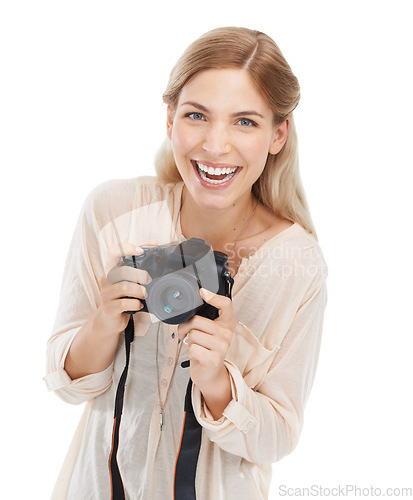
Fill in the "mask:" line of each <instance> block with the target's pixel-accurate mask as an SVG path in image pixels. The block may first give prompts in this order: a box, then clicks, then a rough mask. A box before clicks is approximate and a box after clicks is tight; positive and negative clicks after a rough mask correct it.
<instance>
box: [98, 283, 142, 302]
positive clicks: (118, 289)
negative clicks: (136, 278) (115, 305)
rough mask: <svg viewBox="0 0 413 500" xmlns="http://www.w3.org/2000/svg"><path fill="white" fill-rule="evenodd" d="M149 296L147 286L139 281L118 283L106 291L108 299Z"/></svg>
mask: <svg viewBox="0 0 413 500" xmlns="http://www.w3.org/2000/svg"><path fill="white" fill-rule="evenodd" d="M147 296H148V295H147V291H146V288H145V287H144V286H142V285H139V284H137V283H116V284H115V285H114V286H111V287H110V288H109V289H108V290H107V291H106V292H105V297H106V299H107V300H115V299H119V298H124V297H126V298H128V297H131V298H137V299H146V297H147Z"/></svg>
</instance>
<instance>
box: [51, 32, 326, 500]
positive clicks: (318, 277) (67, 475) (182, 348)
mask: <svg viewBox="0 0 413 500" xmlns="http://www.w3.org/2000/svg"><path fill="white" fill-rule="evenodd" d="M163 97H164V102H165V103H166V104H167V140H166V142H165V144H164V145H163V147H162V148H161V150H160V151H159V153H158V156H157V159H156V169H157V177H138V178H135V179H129V180H120V181H119V180H117V181H110V182H108V183H105V184H103V185H101V186H99V187H98V188H96V189H95V190H93V192H92V193H91V194H90V195H89V197H88V199H87V200H86V202H85V204H84V207H83V210H82V213H81V216H80V218H79V222H78V225H77V228H76V231H75V235H74V238H73V241H72V246H71V249H70V252H69V257H68V261H67V264H66V269H65V274H64V281H63V285H62V291H61V300H60V306H59V310H58V313H57V319H56V324H55V327H54V331H53V335H52V337H51V338H50V340H49V343H48V356H47V361H48V366H47V373H48V375H47V377H46V382H47V384H48V386H49V389H50V390H54V391H55V392H56V393H57V394H58V395H59V396H60V397H62V398H63V399H64V400H66V401H68V402H71V403H74V404H77V403H81V402H83V401H87V402H88V403H87V405H86V408H85V413H84V415H83V418H82V420H81V422H80V424H79V428H78V430H77V432H76V435H75V437H74V440H73V443H72V446H71V449H70V451H69V453H68V456H67V459H66V462H65V464H64V466H63V469H62V473H61V475H60V477H59V480H58V482H57V484H56V487H55V491H54V498H62V499H63V498H70V499H72V498H73V499H74V498H76V499H78V498H82V499H86V498H96V499H100V498H109V495H110V492H111V488H114V481H115V479H114V471H113V469H111V466H108V462H109V458H110V457H111V460H112V459H113V457H114V456H115V455H116V451H114V450H113V448H112V442H114V437H113V436H114V432H115V431H114V428H115V426H114V420H113V411H114V401H115V396H116V388H117V386H118V382H119V379H120V375H121V373H122V370H123V368H124V365H125V354H124V350H125V336H124V335H123V333H124V330H125V328H127V325H128V320H129V316H128V315H127V314H125V313H124V311H138V310H139V309H141V308H142V307H143V304H142V300H143V299H144V298H145V297H146V296H147V295H146V288H145V284H148V283H149V282H150V276H149V273H148V272H147V271H146V270H144V269H135V268H132V267H127V266H121V267H119V266H116V265H115V263H116V260H117V259H118V258H119V256H121V255H128V254H136V253H141V252H142V249H141V248H140V247H139V245H141V244H142V243H144V242H146V243H148V244H149V245H151V244H152V245H157V244H161V245H162V244H169V243H170V242H176V241H185V240H186V239H189V238H192V237H195V238H201V239H203V240H206V241H208V242H209V243H210V244H211V246H212V248H213V250H214V251H221V252H224V253H226V254H227V255H228V265H229V270H230V273H231V275H232V277H233V278H234V286H233V290H232V300H231V299H230V298H229V297H227V296H224V295H220V294H218V293H209V294H208V290H206V291H205V290H204V289H202V290H201V291H200V294H201V297H202V299H203V300H204V301H205V302H206V303H208V304H210V305H212V306H214V307H216V308H217V309H218V311H219V316H218V317H217V318H216V319H215V320H211V319H208V318H206V317H202V316H199V315H195V316H193V317H192V318H191V319H190V320H188V321H186V322H184V323H182V324H180V325H171V324H166V323H164V322H159V321H154V318H153V316H152V315H150V314H148V313H147V312H142V311H141V312H138V313H136V314H134V335H135V340H134V341H133V343H132V344H131V347H130V366H129V372H128V379H127V384H126V390H125V395H124V402H123V413H122V425H121V426H120V430H119V448H118V450H117V458H116V460H115V462H116V463H115V466H116V465H118V470H119V473H120V476H121V488H122V490H123V493H124V495H125V498H131V499H162V500H164V499H165V498H174V497H175V494H176V498H184V496H182V494H181V493H179V494H178V493H176V492H177V491H178V490H177V489H176V488H177V485H176V481H177V478H176V475H177V464H178V456H179V453H180V447H181V446H182V445H183V444H185V438H182V429H185V427H183V426H184V424H185V413H184V403H185V401H184V400H185V392H186V388H187V385H188V381H189V379H191V380H192V389H191V392H190V396H191V399H190V405H189V406H190V408H191V411H193V412H194V414H195V417H196V422H197V423H198V425H199V428H200V429H201V434H200V436H201V443H200V448H199V449H198V451H197V452H198V453H199V456H198V461H197V462H195V463H196V477H194V478H192V479H191V478H190V480H192V481H193V482H194V484H193V488H192V490H191V491H193V492H195V491H196V498H197V499H205V500H207V499H214V500H217V499H225V500H227V499H231V498H240V499H248V500H250V499H262V498H267V496H268V489H269V485H270V479H271V464H272V462H274V461H277V460H279V459H281V458H282V457H283V456H285V455H287V454H288V453H290V452H291V451H292V450H293V449H294V447H295V446H296V444H297V441H298V437H299V434H300V431H301V428H302V424H303V409H304V406H305V403H306V401H307V398H308V395H309V392H310V389H311V386H312V382H313V379H314V375H315V369H316V365H317V359H318V352H319V346H320V339H321V330H322V322H323V313H324V308H325V303H326V287H325V278H326V266H325V263H324V260H323V256H322V253H321V250H320V248H319V246H318V243H317V240H316V235H315V231H314V228H313V225H312V222H311V218H310V215H309V211H308V208H307V204H306V201H305V195H304V192H303V189H302V186H301V181H300V177H299V172H298V157H297V139H296V132H295V127H294V122H293V114H292V113H293V110H294V109H295V107H296V106H297V104H298V102H299V85H298V82H297V79H296V77H295V76H294V74H293V73H292V71H291V69H290V67H289V65H288V64H287V62H286V61H285V59H284V57H283V56H282V54H281V52H280V50H279V49H278V47H277V46H276V44H275V43H274V42H273V41H272V40H271V39H270V38H269V37H268V36H266V35H265V34H263V33H260V32H257V31H252V30H248V29H245V28H220V29H216V30H213V31H211V32H208V33H206V34H205V35H203V36H201V37H200V38H199V39H198V40H196V41H195V42H194V43H193V44H192V45H190V46H189V48H188V49H187V50H186V52H185V53H184V54H183V55H182V56H181V58H180V60H179V61H178V63H177V64H176V65H175V67H174V69H173V70H172V72H171V75H170V80H169V83H168V87H167V90H166V92H165V94H164V96H163ZM152 240H154V241H152ZM212 292H216V290H212ZM182 340H183V341H182ZM188 360H189V363H188ZM188 364H189V368H188ZM185 408H186V409H187V410H188V406H185ZM115 421H116V420H115ZM113 463H114V461H113V460H112V462H111V464H112V466H113ZM115 498H116V495H115ZM185 498H186V497H185Z"/></svg>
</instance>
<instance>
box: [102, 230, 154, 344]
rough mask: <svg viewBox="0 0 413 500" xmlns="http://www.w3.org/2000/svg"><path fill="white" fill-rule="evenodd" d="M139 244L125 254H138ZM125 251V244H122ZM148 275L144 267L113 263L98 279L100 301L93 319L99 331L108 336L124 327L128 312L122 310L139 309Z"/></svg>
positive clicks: (151, 244) (116, 333)
mask: <svg viewBox="0 0 413 500" xmlns="http://www.w3.org/2000/svg"><path fill="white" fill-rule="evenodd" d="M143 245H144V246H156V245H157V241H154V240H151V241H150V242H147V243H144V244H143ZM139 249H140V247H137V248H136V247H133V250H134V251H133V252H130V253H127V254H125V253H124V255H139V254H140V253H142V252H143V250H142V252H140V251H139ZM124 250H125V247H124ZM151 281H152V280H151V277H150V276H149V274H148V272H147V271H145V270H143V269H135V268H133V267H130V266H115V267H113V268H112V269H111V270H110V271H109V273H108V275H107V277H105V276H103V277H102V279H101V280H100V304H99V306H98V309H97V310H96V312H95V321H96V322H97V324H98V325H99V329H100V330H101V331H104V332H106V334H108V335H119V334H120V333H121V332H123V330H124V329H125V328H126V326H127V324H128V321H129V314H127V313H125V311H139V310H140V309H142V307H143V304H142V300H143V299H145V298H146V288H145V285H147V284H148V283H150V282H151Z"/></svg>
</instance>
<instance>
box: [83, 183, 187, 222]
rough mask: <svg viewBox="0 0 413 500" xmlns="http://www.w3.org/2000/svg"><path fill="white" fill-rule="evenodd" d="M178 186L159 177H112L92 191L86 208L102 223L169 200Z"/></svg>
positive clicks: (87, 211)
mask: <svg viewBox="0 0 413 500" xmlns="http://www.w3.org/2000/svg"><path fill="white" fill-rule="evenodd" d="M178 187H179V186H178V184H177V183H165V182H162V181H160V180H159V179H158V177H156V176H140V177H133V178H129V179H111V180H108V181H105V182H102V183H101V184H98V185H97V186H96V187H95V188H93V189H92V190H91V191H90V192H89V194H88V196H87V197H86V200H85V202H84V207H83V209H84V212H85V213H87V214H89V215H92V216H94V217H95V218H96V219H97V220H99V221H100V224H99V225H102V224H104V223H105V221H107V220H113V219H114V218H116V217H118V216H120V215H123V214H125V213H127V212H130V211H131V210H132V209H133V208H136V207H139V206H142V205H146V204H150V203H154V202H156V201H161V200H167V199H168V198H169V197H172V196H173V195H174V193H175V192H176V191H177V189H178Z"/></svg>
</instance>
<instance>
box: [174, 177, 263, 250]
mask: <svg viewBox="0 0 413 500" xmlns="http://www.w3.org/2000/svg"><path fill="white" fill-rule="evenodd" d="M256 204H257V200H256V198H254V196H253V195H252V193H251V192H249V193H247V194H246V195H245V197H243V198H240V199H238V200H236V201H235V202H234V203H233V204H232V205H231V206H230V207H225V208H223V209H220V208H217V209H215V208H204V207H200V206H199V205H198V204H197V203H196V202H195V201H194V199H193V198H192V196H191V194H190V193H189V191H188V190H187V188H186V186H184V187H183V191H182V200H181V214H180V216H181V229H182V233H183V235H184V236H185V238H202V239H205V240H208V241H209V242H210V243H211V244H212V246H213V248H215V249H218V247H219V246H221V245H223V244H225V243H228V242H234V241H235V240H236V239H237V238H238V237H239V235H240V233H241V231H242V230H243V228H244V226H245V224H246V222H247V221H248V219H249V218H250V216H251V214H252V212H253V210H254V208H255V207H256ZM248 225H250V224H248ZM247 233H248V228H246V229H245V233H244V234H243V236H244V237H245V235H246V234H247Z"/></svg>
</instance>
